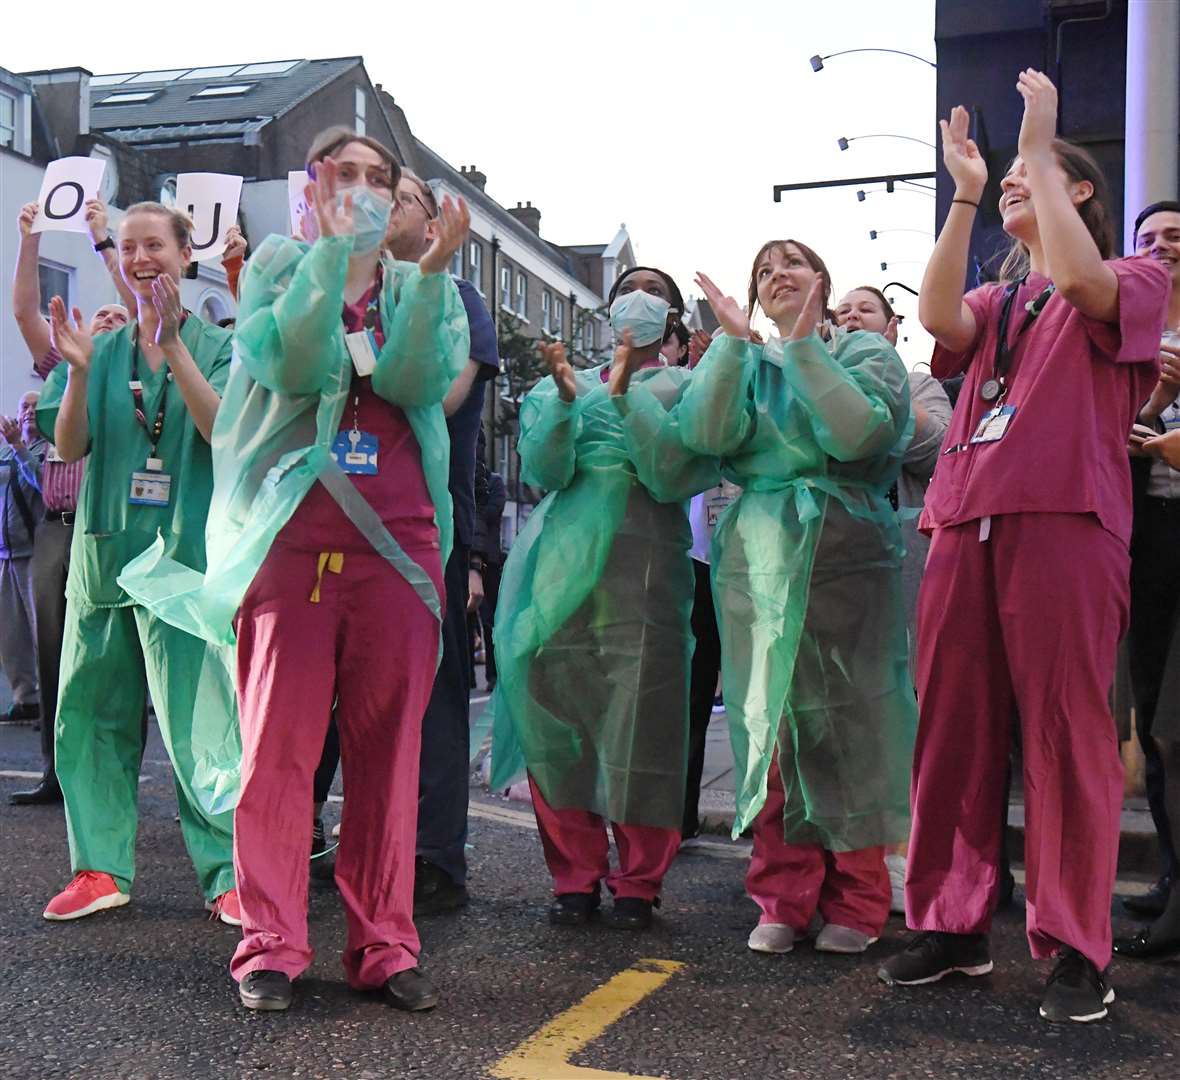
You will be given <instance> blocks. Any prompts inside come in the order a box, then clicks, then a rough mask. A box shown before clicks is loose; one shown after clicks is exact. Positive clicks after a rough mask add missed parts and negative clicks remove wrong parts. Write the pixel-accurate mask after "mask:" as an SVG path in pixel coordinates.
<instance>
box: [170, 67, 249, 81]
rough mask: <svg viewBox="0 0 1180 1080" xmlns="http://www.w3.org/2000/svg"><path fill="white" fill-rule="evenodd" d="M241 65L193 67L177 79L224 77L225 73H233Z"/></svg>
mask: <svg viewBox="0 0 1180 1080" xmlns="http://www.w3.org/2000/svg"><path fill="white" fill-rule="evenodd" d="M241 66H242V65H241V64H230V65H229V67H203V68H193V70H192V71H190V72H189V73H188V74H187V75H181V77H180V79H179V81H180V82H186V81H188V80H189V79H224V78H225V77H226V76H227V75H233V74H235V73H236V72H237V70H238V68H240V67H241Z"/></svg>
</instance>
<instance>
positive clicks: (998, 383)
mask: <svg viewBox="0 0 1180 1080" xmlns="http://www.w3.org/2000/svg"><path fill="white" fill-rule="evenodd" d="M1027 276H1028V275H1027V274H1026V275H1025V277H1022V278H1021V279H1020V280H1019V281H1014V282H1012V284H1011V285H1009V286H1008V288H1007V290H1006V291H1005V293H1004V306H1003V307H1002V308H1001V309H1000V326H999V332H998V334H997V335H996V354H995V357H994V359H993V360H992V377H991V378H990V379H988V380H987V382H985V383H984V384H983V386H981V387H980V388H979V396H980V397H982V398H983V400H984V401H997V400H1003V398H1004V395H1006V394H1007V393H1008V369H1009V368H1010V367H1011V366H1012V357H1013V355H1014V354H1015V352H1016V350H1017V348H1018V347H1019V345H1020V339H1021V338H1022V337H1023V336H1024V332H1025V331H1026V330H1027V329H1028V328H1029V327H1030V326H1032V324H1033V320H1035V319H1036V317H1037V316H1038V315H1040V313H1041V312H1042V311H1043V310H1044V309H1045V305H1046V304H1047V303H1048V302H1049V297H1051V296H1052V295H1053V293H1054V291H1055V290H1056V288H1057V286H1056V285H1054V284H1053V282H1051V281H1050V282H1049V284H1048V285H1046V286H1045V288H1044V289H1042V290H1041V292H1040V294H1039V295H1038V296H1037V297H1036V299H1034V300H1030V301H1029V302H1028V303H1027V304H1025V305H1024V310H1025V316H1024V321H1023V322H1022V323H1021V324H1020V329H1019V330H1017V331H1016V340H1015V341H1014V342H1012V344H1011V345H1009V344H1008V323H1009V321H1010V320H1011V318H1012V307H1013V305H1014V304H1015V303H1016V294H1017V293H1018V292H1019V291H1020V286H1021V285H1023V284H1024V282H1025V278H1026V277H1027Z"/></svg>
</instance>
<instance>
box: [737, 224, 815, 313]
mask: <svg viewBox="0 0 1180 1080" xmlns="http://www.w3.org/2000/svg"><path fill="white" fill-rule="evenodd" d="M788 244H790V245H791V246H792V247H794V248H795V249H796V250H797V251H798V252H799V254H800V255H802V256H803V261H804V262H806V263H807V265H808V266H810V267H811V269H812V270H814V271H815V272H816V273H817V274H819V275H820V277H822V278H823V280H824V293H823V301H824V312H825V313H827V311H828V308H829V306H830V305H831V301H832V275H831V274H829V273H828V268H827V265H826V264H825V263H824V261H823V259H821V258H820V257H819V256H818V255H817V254H816V253H815V252H814V251H813V250H812V249H811V248H809V247H808V246H807V245H806V244H801V243H800V242H799V241H798V240H767V241H766V243H765V244H763V245H762V246H761V247H760V248H759V249H758V254H757V255H755V256H754V265H753V266H751V267H750V287H749V297H748V298H749V303H750V308H749V311H750V314H751V315H753V314H754V307H755V305H756V304H757V303H758V265H759V264H760V263H761V262H762V260H763V259H765V258H766V256H767V255H769V254H770V253H771V252H772V251H777V252H778V253H779V254H780V255H782V256H783V257H784V258H785V257H786V255H787V245H788Z"/></svg>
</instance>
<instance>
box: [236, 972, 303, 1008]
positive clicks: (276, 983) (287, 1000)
mask: <svg viewBox="0 0 1180 1080" xmlns="http://www.w3.org/2000/svg"><path fill="white" fill-rule="evenodd" d="M238 997H240V998H241V999H242V1004H243V1005H245V1006H246V1008H247V1009H255V1010H257V1011H259V1012H282V1011H283V1010H284V1009H286V1008H287V1007H288V1006H289V1005H290V1004H291V980H290V979H289V978H288V977H287V976H286V975H284V974H283V972H281V971H251V972H250V974H249V975H247V976H246V977H245V978H244V979H243V980H242V981H241V982H240V983H238Z"/></svg>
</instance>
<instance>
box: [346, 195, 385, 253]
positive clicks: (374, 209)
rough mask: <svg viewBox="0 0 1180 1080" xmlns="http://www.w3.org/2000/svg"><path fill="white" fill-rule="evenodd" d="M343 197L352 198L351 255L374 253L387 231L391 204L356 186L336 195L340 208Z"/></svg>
mask: <svg viewBox="0 0 1180 1080" xmlns="http://www.w3.org/2000/svg"><path fill="white" fill-rule="evenodd" d="M345 195H351V196H352V223H353V226H354V227H355V228H356V238H355V239H354V240H353V244H352V253H353V254H354V255H367V254H369V252H371V251H376V250H377V249H378V248H379V247H380V246H381V244H382V242H383V241H384V240H385V234H386V232H388V231H389V215H390V214H391V213H392V212H393V203H392V202H390V201H389V200H388V199H383V198H382V197H381V196H380V195H377V194H375V193H374V192H373V191H371V190H370V189H369V188H367V187H362V186H360V185H357V186H356V187H350V188H345V189H344V190H343V191H341V192H339V193H338V194H337V196H336V198H337V199H339V200H340V205H341V206H342V207H343V205H344V196H345Z"/></svg>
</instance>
